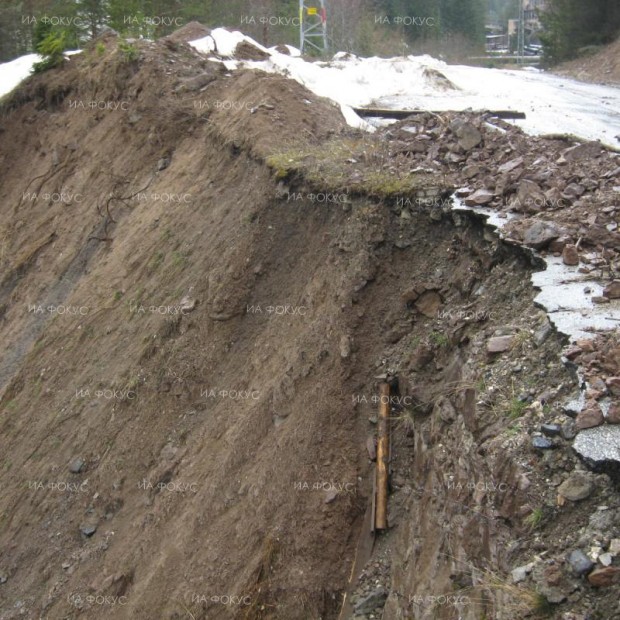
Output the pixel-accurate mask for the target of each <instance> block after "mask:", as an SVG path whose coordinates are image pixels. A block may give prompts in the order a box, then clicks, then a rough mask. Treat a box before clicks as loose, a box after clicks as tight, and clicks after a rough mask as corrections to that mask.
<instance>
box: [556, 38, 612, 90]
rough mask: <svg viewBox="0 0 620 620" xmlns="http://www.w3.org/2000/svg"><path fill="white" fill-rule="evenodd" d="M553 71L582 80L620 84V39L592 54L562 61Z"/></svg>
mask: <svg viewBox="0 0 620 620" xmlns="http://www.w3.org/2000/svg"><path fill="white" fill-rule="evenodd" d="M553 72H554V73H557V74H558V75H565V76H568V77H574V78H575V79H577V80H581V81H582V82H592V83H595V84H609V85H611V86H620V40H618V41H616V42H615V43H611V44H610V45H607V46H605V47H603V48H602V49H600V51H597V52H595V53H593V54H590V55H587V56H584V57H582V58H576V59H575V60H571V61H569V62H565V63H562V64H561V65H559V66H558V67H556V68H554V70H553Z"/></svg>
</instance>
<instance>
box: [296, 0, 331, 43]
mask: <svg viewBox="0 0 620 620" xmlns="http://www.w3.org/2000/svg"><path fill="white" fill-rule="evenodd" d="M325 5H326V0H299V49H300V51H301V53H302V54H303V53H304V52H305V51H306V50H307V48H308V47H312V48H314V49H315V50H318V51H319V52H326V51H327V10H326V6H325Z"/></svg>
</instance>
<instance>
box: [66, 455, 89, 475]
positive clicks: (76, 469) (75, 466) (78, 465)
mask: <svg viewBox="0 0 620 620" xmlns="http://www.w3.org/2000/svg"><path fill="white" fill-rule="evenodd" d="M85 465H86V463H85V462H84V459H81V458H77V459H73V461H71V463H70V464H69V471H70V472H71V473H72V474H79V473H80V472H81V471H82V470H83V469H84V466H85Z"/></svg>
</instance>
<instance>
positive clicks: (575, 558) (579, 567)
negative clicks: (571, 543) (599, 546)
mask: <svg viewBox="0 0 620 620" xmlns="http://www.w3.org/2000/svg"><path fill="white" fill-rule="evenodd" d="M566 560H567V562H568V563H569V564H570V565H571V568H572V569H573V571H574V572H575V574H576V575H580V576H581V575H586V574H587V573H589V572H590V571H591V570H592V569H593V568H594V562H592V560H590V558H589V557H588V556H587V555H586V554H585V553H583V551H581V550H579V549H575V550H574V551H571V552H570V553H569V554H568V556H567V557H566Z"/></svg>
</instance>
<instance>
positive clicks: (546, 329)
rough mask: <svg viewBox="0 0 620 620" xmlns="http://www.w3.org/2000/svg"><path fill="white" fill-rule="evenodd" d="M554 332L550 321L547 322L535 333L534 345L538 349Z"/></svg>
mask: <svg viewBox="0 0 620 620" xmlns="http://www.w3.org/2000/svg"><path fill="white" fill-rule="evenodd" d="M552 332H553V326H552V325H551V323H549V321H545V323H544V325H542V327H540V328H539V329H537V330H536V332H534V344H535V345H536V346H537V347H540V346H542V345H543V344H544V343H545V341H546V340H547V338H549V336H550V335H551V333H552Z"/></svg>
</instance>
